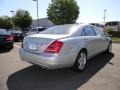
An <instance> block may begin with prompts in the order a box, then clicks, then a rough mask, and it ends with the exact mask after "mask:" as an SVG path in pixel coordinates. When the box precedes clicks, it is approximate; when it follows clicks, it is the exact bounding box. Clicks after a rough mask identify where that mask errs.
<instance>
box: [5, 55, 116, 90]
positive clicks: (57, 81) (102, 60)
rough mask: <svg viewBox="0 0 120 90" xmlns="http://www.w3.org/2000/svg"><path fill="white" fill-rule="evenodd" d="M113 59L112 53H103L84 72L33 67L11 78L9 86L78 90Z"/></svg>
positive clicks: (12, 89) (11, 88) (24, 89)
mask: <svg viewBox="0 0 120 90" xmlns="http://www.w3.org/2000/svg"><path fill="white" fill-rule="evenodd" d="M113 57H114V54H112V53H110V54H105V53H102V54H100V55H98V56H96V57H94V58H92V59H90V60H89V61H88V63H87V68H86V69H85V70H84V71H83V72H75V71H73V70H71V69H70V68H66V69H57V70H46V69H41V68H40V67H38V66H35V65H33V66H30V67H27V68H25V69H23V70H20V71H18V72H16V73H14V74H12V75H11V76H9V78H8V81H7V86H8V89H9V90H76V89H77V88H78V87H80V86H82V85H83V84H85V83H86V82H87V81H89V79H90V78H92V77H93V76H94V75H95V74H96V73H97V72H99V71H100V70H101V69H102V68H104V66H105V65H106V64H109V63H110V60H111V59H112V58H113Z"/></svg>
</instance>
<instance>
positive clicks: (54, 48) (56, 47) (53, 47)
mask: <svg viewBox="0 0 120 90" xmlns="http://www.w3.org/2000/svg"><path fill="white" fill-rule="evenodd" d="M62 46H63V42H61V41H58V40H56V41H54V42H53V43H51V44H50V45H49V46H48V47H47V48H46V49H45V51H44V52H45V53H53V54H58V53H59V52H60V50H61V48H62Z"/></svg>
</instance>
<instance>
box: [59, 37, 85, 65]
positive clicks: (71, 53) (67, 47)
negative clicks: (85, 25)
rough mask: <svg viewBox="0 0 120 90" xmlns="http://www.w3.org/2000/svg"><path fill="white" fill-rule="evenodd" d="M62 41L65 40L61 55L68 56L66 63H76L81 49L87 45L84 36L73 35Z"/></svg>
mask: <svg viewBox="0 0 120 90" xmlns="http://www.w3.org/2000/svg"><path fill="white" fill-rule="evenodd" d="M60 41H63V42H64V45H63V47H62V50H61V52H60V56H62V57H64V58H66V60H65V63H67V62H69V64H74V62H75V60H76V58H77V56H78V54H79V51H80V50H81V49H82V48H84V47H85V42H84V37H71V38H65V39H60Z"/></svg>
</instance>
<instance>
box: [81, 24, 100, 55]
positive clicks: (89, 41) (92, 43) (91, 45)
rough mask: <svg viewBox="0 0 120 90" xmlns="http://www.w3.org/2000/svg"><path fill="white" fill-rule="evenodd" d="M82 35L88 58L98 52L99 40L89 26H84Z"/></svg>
mask: <svg viewBox="0 0 120 90" xmlns="http://www.w3.org/2000/svg"><path fill="white" fill-rule="evenodd" d="M83 35H84V38H85V42H86V46H87V50H88V56H89V57H90V56H93V55H95V54H97V53H98V52H99V39H98V38H97V36H96V32H95V31H94V29H93V28H92V27H91V26H86V27H85V28H84V29H83V31H82V36H83Z"/></svg>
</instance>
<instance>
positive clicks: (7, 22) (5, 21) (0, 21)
mask: <svg viewBox="0 0 120 90" xmlns="http://www.w3.org/2000/svg"><path fill="white" fill-rule="evenodd" d="M13 27H14V23H13V21H12V18H10V17H8V16H2V17H0V28H4V29H11V28H13Z"/></svg>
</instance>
